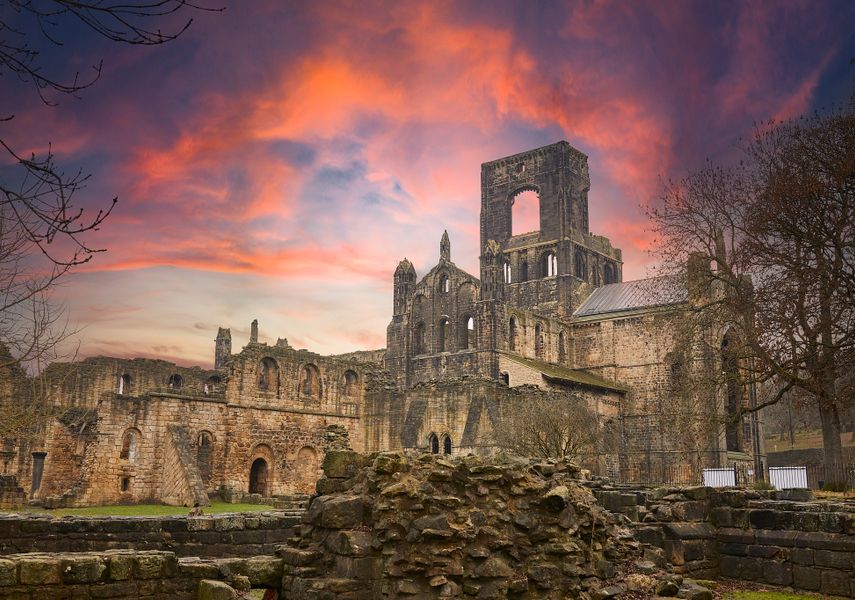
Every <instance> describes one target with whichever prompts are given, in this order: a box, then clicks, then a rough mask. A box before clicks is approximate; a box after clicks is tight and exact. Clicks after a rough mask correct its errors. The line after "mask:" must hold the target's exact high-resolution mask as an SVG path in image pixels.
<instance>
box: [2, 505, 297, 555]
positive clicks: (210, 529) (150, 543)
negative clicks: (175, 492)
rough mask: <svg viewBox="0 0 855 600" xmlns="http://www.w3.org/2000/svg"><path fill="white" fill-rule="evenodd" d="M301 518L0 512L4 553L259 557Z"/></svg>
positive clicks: (279, 514) (281, 540) (263, 514)
mask: <svg viewBox="0 0 855 600" xmlns="http://www.w3.org/2000/svg"><path fill="white" fill-rule="evenodd" d="M299 520H300V517H298V516H294V515H293V514H286V513H283V512H277V511H259V512H253V513H241V514H238V513H235V514H222V515H210V516H208V515H203V516H199V517H183V516H173V517H133V518H123V517H65V518H62V519H54V518H52V517H47V516H40V515H34V516H23V515H16V514H11V515H0V555H6V554H15V553H22V552H51V553H53V552H88V551H103V550H111V549H131V548H132V549H135V550H169V551H172V552H174V553H175V554H176V555H178V556H210V557H227V556H254V555H260V554H269V553H272V552H273V551H274V549H275V546H276V545H277V544H282V543H284V542H285V541H286V540H287V539H288V538H289V537H291V536H293V535H295V532H296V529H295V528H296V527H297V526H298V523H299Z"/></svg>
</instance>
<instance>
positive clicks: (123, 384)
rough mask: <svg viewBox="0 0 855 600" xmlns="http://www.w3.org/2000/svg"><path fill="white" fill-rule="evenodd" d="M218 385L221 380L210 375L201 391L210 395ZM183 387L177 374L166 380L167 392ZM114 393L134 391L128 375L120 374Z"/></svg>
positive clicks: (131, 380) (131, 379)
mask: <svg viewBox="0 0 855 600" xmlns="http://www.w3.org/2000/svg"><path fill="white" fill-rule="evenodd" d="M220 383H222V379H220V376H219V375H211V376H210V377H208V379H206V380H205V383H204V384H203V388H202V389H203V390H204V392H205V393H206V394H210V393H211V392H213V391H214V389H215V388H216V386H218V385H220ZM183 386H184V378H183V377H181V375H179V374H178V373H173V374H171V375H170V376H169V377H167V379H166V388H167V389H169V390H172V391H175V390H180V389H181V388H182V387H183ZM116 391H117V392H118V393H119V394H130V393H131V392H133V391H134V379H133V377H131V375H130V373H122V375H120V376H119V380H118V384H117V390H116Z"/></svg>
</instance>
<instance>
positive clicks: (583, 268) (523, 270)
mask: <svg viewBox="0 0 855 600" xmlns="http://www.w3.org/2000/svg"><path fill="white" fill-rule="evenodd" d="M573 263H574V265H575V268H574V273H573V274H574V275H575V276H576V277H578V278H579V279H584V280H585V281H587V280H588V276H587V274H588V267H587V264H586V260H585V252H584V251H583V250H582V249H581V248H577V249H576V252H575V255H574V260H573ZM502 275H503V277H504V281H505V283H518V282H523V281H528V280H529V267H528V262H526V261H523V262H521V263H520V265H519V273H518V275H517V277H514V274H513V270H512V268H511V263H509V262H506V263H505V264H504V267H503V270H502ZM556 275H558V258H557V257H556V256H555V254H554V253H553V252H547V253H545V254H543V255H542V256H541V257H540V261H539V262H538V272H537V274H536V277H540V278H544V277H555V276H556ZM599 279H600V274H599V271H598V270H597V269H594V281H593V283H594V285H600V281H599ZM603 283H604V284H609V283H617V268H616V267H615V265H613V264H612V263H611V262H606V263H605V265H603Z"/></svg>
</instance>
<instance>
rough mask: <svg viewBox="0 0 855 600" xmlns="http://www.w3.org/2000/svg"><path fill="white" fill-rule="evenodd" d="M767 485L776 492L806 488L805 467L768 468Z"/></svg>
mask: <svg viewBox="0 0 855 600" xmlns="http://www.w3.org/2000/svg"><path fill="white" fill-rule="evenodd" d="M769 483H771V484H772V485H773V486H774V487H775V489H776V490H787V489H792V488H806V487H808V480H807V467H769Z"/></svg>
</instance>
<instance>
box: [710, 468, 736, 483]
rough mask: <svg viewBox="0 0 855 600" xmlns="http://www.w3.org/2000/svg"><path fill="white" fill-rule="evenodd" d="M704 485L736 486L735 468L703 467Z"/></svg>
mask: <svg viewBox="0 0 855 600" xmlns="http://www.w3.org/2000/svg"><path fill="white" fill-rule="evenodd" d="M702 472H703V480H704V485H705V486H707V487H734V486H736V468H735V467H726V468H724V469H703V471H702Z"/></svg>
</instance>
